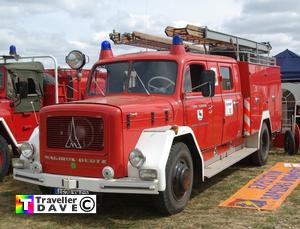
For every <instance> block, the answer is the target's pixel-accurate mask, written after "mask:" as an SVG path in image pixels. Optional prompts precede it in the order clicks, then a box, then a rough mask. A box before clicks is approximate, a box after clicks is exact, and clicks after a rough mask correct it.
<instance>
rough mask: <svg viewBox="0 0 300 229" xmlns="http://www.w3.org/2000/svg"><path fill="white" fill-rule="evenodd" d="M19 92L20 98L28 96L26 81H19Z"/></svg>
mask: <svg viewBox="0 0 300 229" xmlns="http://www.w3.org/2000/svg"><path fill="white" fill-rule="evenodd" d="M18 84H19V93H20V97H21V99H23V98H27V96H28V83H27V82H26V81H20V82H19V83H18Z"/></svg>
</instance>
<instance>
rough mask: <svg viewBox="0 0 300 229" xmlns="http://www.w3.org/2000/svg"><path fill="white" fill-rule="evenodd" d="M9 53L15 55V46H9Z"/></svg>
mask: <svg viewBox="0 0 300 229" xmlns="http://www.w3.org/2000/svg"><path fill="white" fill-rule="evenodd" d="M9 55H17V48H16V46H14V45H11V46H9Z"/></svg>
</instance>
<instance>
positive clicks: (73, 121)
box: [13, 25, 281, 214]
mask: <svg viewBox="0 0 300 229" xmlns="http://www.w3.org/2000/svg"><path fill="white" fill-rule="evenodd" d="M166 33H167V34H168V35H169V36H173V43H172V41H171V43H172V44H170V43H169V41H168V42H164V41H162V40H159V39H156V38H153V37H152V38H151V39H150V40H148V41H147V42H145V40H143V39H140V38H137V39H136V40H135V39H134V38H133V37H134V34H131V35H130V34H128V33H126V34H124V35H121V34H117V36H115V34H112V36H111V37H112V39H115V38H116V37H117V38H116V39H124V40H126V42H127V41H128V42H129V41H130V39H133V40H132V44H134V45H140V46H143V45H144V46H147V45H151V47H152V48H153V47H158V48H157V49H166V50H167V49H168V48H170V50H167V51H154V52H140V53H133V54H127V55H120V56H113V53H112V50H111V46H110V44H109V42H108V41H104V42H103V43H102V49H101V53H100V57H99V61H98V62H96V63H95V65H94V66H93V68H92V70H91V71H92V73H91V74H90V77H89V80H88V83H87V90H86V94H85V99H84V100H81V101H77V102H72V103H68V104H64V105H53V106H48V107H45V108H43V109H42V110H41V112H40V126H39V129H36V131H35V132H34V134H33V135H32V136H31V139H30V141H29V142H27V143H24V144H22V146H21V147H20V150H21V152H22V155H21V157H20V158H16V159H15V160H14V164H13V166H14V179H16V180H19V181H24V182H28V183H32V184H36V185H39V186H41V187H44V188H42V190H45V187H52V188H54V187H55V188H56V189H55V190H56V191H57V193H81V192H82V191H83V190H84V191H89V192H97V193H133V194H152V195H156V204H157V206H158V209H159V210H161V211H162V212H163V213H166V214H175V213H178V212H180V211H182V210H183V209H184V208H185V207H186V205H187V203H188V200H189V198H190V195H191V191H192V186H193V183H194V182H195V181H199V180H200V181H204V180H205V179H207V178H211V177H212V176H214V175H216V174H218V173H220V172H221V171H222V170H224V169H226V168H228V167H229V166H231V165H233V164H234V163H236V162H238V161H240V160H242V159H244V158H246V157H249V158H250V159H251V161H252V162H253V164H254V165H258V166H260V165H263V164H265V163H266V161H267V158H268V153H269V147H270V139H271V137H272V136H273V135H274V134H275V133H277V132H278V131H280V127H281V96H280V95H281V84H280V82H281V81H280V72H279V68H278V67H277V66H275V62H274V59H272V58H269V57H266V56H265V55H262V54H264V53H267V52H269V50H270V45H269V44H267V43H257V42H253V41H249V40H246V39H243V38H239V37H234V36H231V35H226V34H224V33H219V32H216V31H212V30H209V29H207V28H206V27H195V26H191V25H188V26H187V27H185V28H170V27H167V29H166ZM175 34H180V36H179V35H175ZM182 39H184V40H185V41H193V42H198V43H197V44H200V43H202V44H204V45H205V46H206V47H205V48H204V49H201V50H202V51H204V52H209V53H210V54H209V55H208V54H199V53H192V52H187V49H188V50H189V51H193V50H198V51H199V46H198V45H195V47H190V45H187V44H186V43H183V41H182ZM155 45H157V46H155ZM160 47H161V48H160ZM213 52H214V53H215V54H218V55H211V53H213ZM219 54H222V55H219ZM258 54H261V55H258ZM228 56H230V57H228ZM232 57H235V58H236V59H238V60H236V59H234V58H232ZM103 82H105V87H103Z"/></svg>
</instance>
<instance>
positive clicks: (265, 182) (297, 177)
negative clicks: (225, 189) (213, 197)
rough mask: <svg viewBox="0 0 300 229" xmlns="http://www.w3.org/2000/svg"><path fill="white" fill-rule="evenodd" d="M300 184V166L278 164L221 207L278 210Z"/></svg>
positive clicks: (249, 183)
mask: <svg viewBox="0 0 300 229" xmlns="http://www.w3.org/2000/svg"><path fill="white" fill-rule="evenodd" d="M299 183H300V164H297V163H283V162H278V163H277V164H276V165H275V166H273V167H272V168H271V169H269V170H268V171H266V172H264V173H262V174H261V175H259V176H258V177H256V178H254V179H252V180H251V181H249V182H248V184H246V185H245V186H244V187H243V188H241V189H240V190H239V191H238V192H236V193H235V194H234V195H233V196H231V197H230V198H229V199H228V200H226V201H224V202H223V203H221V204H220V205H219V206H220V207H236V208H251V209H257V210H268V211H272V210H276V209H277V208H278V207H280V205H281V204H282V203H283V202H284V200H285V199H286V197H287V196H288V195H289V194H290V193H291V192H292V191H293V190H294V189H295V188H296V187H297V185H298V184H299Z"/></svg>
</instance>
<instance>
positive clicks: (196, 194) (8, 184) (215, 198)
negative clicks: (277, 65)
mask: <svg viewBox="0 0 300 229" xmlns="http://www.w3.org/2000/svg"><path fill="white" fill-rule="evenodd" d="M278 161H283V162H300V155H299V154H298V155H297V156H288V155H286V154H284V153H283V152H280V151H276V152H275V151H272V152H271V153H270V157H269V162H268V163H267V165H265V166H263V167H260V168H257V167H249V166H246V165H242V164H240V165H236V166H233V167H230V168H229V169H227V170H226V171H224V172H222V173H221V174H219V175H217V176H215V177H214V178H212V179H210V180H209V181H207V182H205V183H203V184H202V185H201V186H200V187H197V188H194V190H193V193H192V198H191V200H190V202H189V205H188V207H187V208H186V209H185V211H183V212H182V213H179V214H177V215H173V216H170V217H163V216H160V215H159V214H158V213H157V212H156V210H155V208H154V207H153V206H152V201H151V198H150V197H149V196H142V195H111V194H110V195H106V196H104V202H103V206H102V207H101V208H100V209H99V211H98V213H97V215H16V214H15V195H16V194H38V193H39V190H38V188H37V187H36V186H32V185H30V184H26V183H22V182H17V181H14V180H13V179H12V177H11V176H9V177H7V178H6V179H5V180H4V182H3V183H0V228H1V229H8V228H18V227H22V228H49V229H54V228H64V229H68V228H107V227H109V228H111V227H112V228H127V227H132V228H218V229H220V228H222V229H225V228H230V229H235V228H300V186H298V188H296V190H294V191H293V192H292V194H291V195H290V196H289V197H288V198H287V200H286V201H285V202H284V204H283V205H282V206H281V207H280V208H279V209H278V210H277V211H275V212H262V211H256V210H248V209H233V208H219V207H218V204H219V203H220V202H222V201H224V200H226V199H227V198H228V197H230V196H231V195H232V194H233V193H235V192H236V191H237V190H238V189H239V188H241V187H242V186H243V185H244V184H246V183H247V182H248V181H249V180H250V179H252V178H254V177H256V176H257V175H259V174H260V173H261V172H263V171H264V170H266V169H268V168H270V167H271V166H272V165H274V164H275V162H278Z"/></svg>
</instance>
